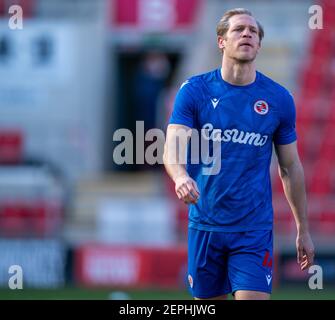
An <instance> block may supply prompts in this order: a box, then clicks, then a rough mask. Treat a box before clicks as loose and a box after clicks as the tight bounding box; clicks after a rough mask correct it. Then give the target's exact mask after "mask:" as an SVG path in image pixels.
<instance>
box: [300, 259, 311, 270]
mask: <svg viewBox="0 0 335 320" xmlns="http://www.w3.org/2000/svg"><path fill="white" fill-rule="evenodd" d="M310 266H311V264H310V263H309V262H308V261H305V262H304V263H302V264H301V266H300V267H301V270H306V269H308V268H309V267H310Z"/></svg>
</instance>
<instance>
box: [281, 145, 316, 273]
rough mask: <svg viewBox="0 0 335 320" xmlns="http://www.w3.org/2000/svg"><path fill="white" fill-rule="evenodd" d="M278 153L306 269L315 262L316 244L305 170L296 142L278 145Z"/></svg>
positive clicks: (297, 242)
mask: <svg viewBox="0 0 335 320" xmlns="http://www.w3.org/2000/svg"><path fill="white" fill-rule="evenodd" d="M276 153H277V157H278V162H279V167H278V169H279V176H280V178H281V180H282V183H283V187H284V192H285V196H286V198H287V201H288V203H289V205H290V207H291V210H292V213H293V216H294V219H295V223H296V226H297V239H296V247H297V258H298V263H300V266H301V269H302V270H305V269H307V268H308V267H309V266H310V265H312V264H313V260H314V245H313V242H312V239H311V236H310V233H309V226H308V219H307V200H306V190H305V178H304V170H303V167H302V165H301V162H300V159H299V155H298V151H297V144H296V142H294V143H291V144H288V145H276Z"/></svg>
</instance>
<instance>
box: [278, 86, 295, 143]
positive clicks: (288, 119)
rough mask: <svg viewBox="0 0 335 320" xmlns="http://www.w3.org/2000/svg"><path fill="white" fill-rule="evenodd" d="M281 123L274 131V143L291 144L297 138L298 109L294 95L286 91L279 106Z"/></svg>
mask: <svg viewBox="0 0 335 320" xmlns="http://www.w3.org/2000/svg"><path fill="white" fill-rule="evenodd" d="M279 108H280V110H279V114H280V123H279V126H278V128H277V130H276V131H275V133H274V138H273V141H274V144H290V143H292V142H294V141H295V140H297V133H296V127H295V126H296V109H295V103H294V99H293V97H292V95H291V94H290V93H289V92H287V91H286V92H285V94H284V97H283V99H282V103H281V105H280V106H279Z"/></svg>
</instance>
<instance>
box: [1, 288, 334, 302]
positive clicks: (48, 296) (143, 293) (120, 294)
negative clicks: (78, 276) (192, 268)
mask: <svg viewBox="0 0 335 320" xmlns="http://www.w3.org/2000/svg"><path fill="white" fill-rule="evenodd" d="M113 298H114V299H119V300H124V299H126V298H128V299H134V300H191V299H192V298H191V296H190V295H189V294H188V292H186V291H182V290H181V291H171V290H169V291H163V290H154V289H152V290H151V289H150V290H149V289H148V290H122V289H112V288H111V289H87V288H70V287H69V288H64V289H54V290H41V289H38V290H37V289H22V290H9V289H0V300H22V299H23V300H107V299H113ZM271 299H272V300H335V287H331V288H327V287H325V288H324V289H323V290H310V289H309V288H308V287H301V286H300V287H297V286H285V287H281V288H277V289H275V290H274V291H273V294H272V297H271Z"/></svg>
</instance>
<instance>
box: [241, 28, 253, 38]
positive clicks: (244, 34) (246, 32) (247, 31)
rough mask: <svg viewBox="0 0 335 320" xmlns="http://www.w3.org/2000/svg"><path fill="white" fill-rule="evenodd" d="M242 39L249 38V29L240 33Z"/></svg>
mask: <svg viewBox="0 0 335 320" xmlns="http://www.w3.org/2000/svg"><path fill="white" fill-rule="evenodd" d="M242 37H243V38H251V37H252V36H251V31H250V30H249V28H245V29H244V30H243V32H242Z"/></svg>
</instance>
